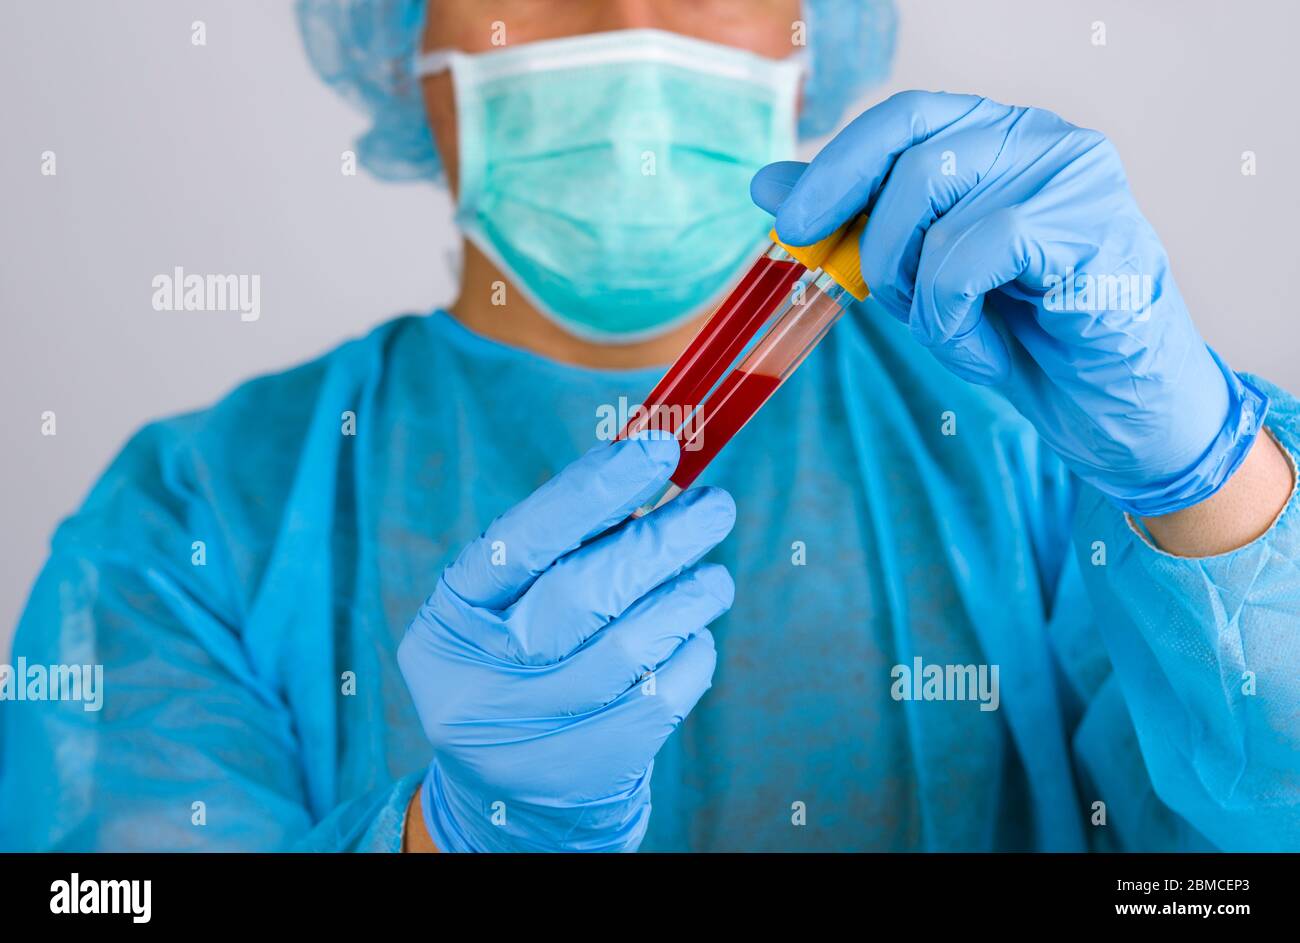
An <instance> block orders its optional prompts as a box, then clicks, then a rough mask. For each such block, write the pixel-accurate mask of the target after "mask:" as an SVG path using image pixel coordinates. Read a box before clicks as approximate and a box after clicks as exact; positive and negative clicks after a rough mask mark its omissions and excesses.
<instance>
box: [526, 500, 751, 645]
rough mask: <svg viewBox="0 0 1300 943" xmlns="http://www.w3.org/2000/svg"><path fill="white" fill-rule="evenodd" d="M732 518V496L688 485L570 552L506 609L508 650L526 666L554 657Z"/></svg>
mask: <svg viewBox="0 0 1300 943" xmlns="http://www.w3.org/2000/svg"><path fill="white" fill-rule="evenodd" d="M735 522H736V505H735V502H734V501H732V499H731V495H729V494H727V493H726V492H725V491H722V490H721V489H718V488H692V489H690V490H688V491H686V492H685V493H684V494H682V495H681V496H680V497H678V498H677V499H676V500H675V501H672V502H671V503H669V504H667V505H665V506H664V507H662V508H660V509H659V510H657V511H655V512H654V513H653V514H648V515H646V516H645V517H643V518H640V519H639V520H635V521H629V522H628V523H627V524H625V525H624V526H622V527H620V528H618V529H617V530H614V531H611V532H610V533H608V534H605V535H604V536H602V537H601V538H599V539H598V540H594V541H592V542H591V543H588V544H586V545H585V546H583V547H580V548H578V549H577V550H575V551H574V552H572V553H570V554H567V555H566V556H564V557H563V558H561V559H560V560H559V561H558V562H556V564H555V565H554V566H552V567H551V568H550V569H548V570H547V571H546V572H545V573H543V574H542V575H541V576H540V577H538V579H537V580H536V581H535V582H534V583H533V585H532V586H531V587H529V589H528V591H527V592H526V593H524V595H523V596H522V597H520V599H519V601H518V602H516V603H515V604H514V605H513V606H512V607H511V608H510V611H509V612H508V613H506V615H505V619H504V627H505V629H506V637H505V640H504V644H505V645H506V648H507V657H509V658H510V659H512V660H514V661H517V662H519V663H520V664H525V665H544V664H550V663H552V662H556V661H559V660H560V659H561V658H564V657H565V656H566V655H568V654H569V653H570V652H572V651H574V650H575V649H576V648H578V646H580V645H582V644H583V643H584V642H585V641H586V640H587V639H589V638H590V637H591V636H593V635H595V634H596V632H598V631H599V630H600V629H602V628H604V627H605V625H607V624H608V623H609V622H610V621H611V620H613V619H615V618H617V617H618V616H619V615H621V614H622V613H623V612H624V611H626V610H627V609H628V608H629V607H630V606H631V605H632V604H633V603H635V602H636V601H637V600H638V599H640V598H641V597H642V596H644V595H645V594H646V593H648V592H650V591H651V590H652V589H654V588H655V587H656V586H658V585H659V584H661V583H663V582H665V581H666V580H670V579H672V578H673V577H675V576H676V575H677V574H679V573H680V572H682V570H684V569H686V568H687V567H689V566H693V565H694V564H695V563H696V562H697V561H698V560H699V559H700V558H701V557H703V556H704V555H705V554H706V553H708V552H709V551H710V550H712V549H713V548H714V547H715V546H717V544H718V543H720V542H721V541H722V539H723V538H724V537H726V536H727V534H728V533H730V532H731V528H732V526H733V525H734V524H735Z"/></svg>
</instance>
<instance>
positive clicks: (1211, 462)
mask: <svg viewBox="0 0 1300 943" xmlns="http://www.w3.org/2000/svg"><path fill="white" fill-rule="evenodd" d="M1206 349H1207V350H1208V351H1209V352H1210V356H1211V357H1213V358H1214V363H1215V365H1217V366H1218V368H1219V370H1220V372H1221V373H1222V374H1223V378H1224V379H1225V380H1226V381H1227V384H1228V415H1227V418H1226V419H1225V420H1224V423H1223V425H1222V426H1221V427H1220V429H1219V434H1218V435H1217V436H1215V437H1214V440H1213V441H1212V442H1211V443H1210V445H1209V448H1207V449H1206V450H1205V451H1204V452H1203V453H1202V454H1201V457H1200V458H1199V459H1198V460H1197V461H1196V462H1195V463H1194V464H1193V465H1192V466H1191V468H1189V469H1188V470H1187V471H1186V472H1184V473H1183V474H1181V475H1179V476H1178V477H1176V478H1173V479H1171V480H1169V481H1166V482H1162V483H1161V484H1160V485H1159V486H1158V487H1157V488H1155V489H1152V490H1151V491H1149V492H1148V493H1146V494H1144V495H1142V496H1141V497H1126V498H1119V497H1116V496H1113V495H1112V496H1111V500H1112V501H1113V502H1114V503H1115V505H1116V506H1118V507H1119V509H1120V510H1121V511H1125V512H1127V513H1129V514H1132V515H1134V516H1136V517H1159V516H1160V515H1162V514H1172V513H1173V512H1175V511H1181V510H1183V509H1184V508H1189V507H1191V506H1192V505H1194V504H1200V503H1201V502H1202V501H1204V500H1206V499H1207V498H1209V497H1211V496H1213V495H1214V494H1215V493H1216V492H1218V490H1219V489H1220V488H1222V487H1223V486H1224V484H1226V483H1227V481H1228V479H1229V478H1231V477H1232V475H1233V473H1234V472H1236V470H1237V469H1238V468H1239V467H1240V466H1241V463H1242V462H1243V461H1245V458H1246V456H1247V455H1248V454H1249V453H1250V449H1251V446H1253V445H1254V444H1255V437H1256V436H1258V435H1259V431H1260V430H1261V429H1263V428H1264V417H1265V416H1267V415H1268V406H1269V400H1268V395H1267V394H1266V393H1264V392H1263V391H1262V390H1261V389H1259V387H1257V386H1255V384H1254V383H1252V382H1251V381H1250V380H1248V379H1247V378H1246V377H1244V376H1242V375H1241V374H1239V373H1235V372H1234V371H1233V370H1232V369H1231V368H1230V367H1229V366H1228V365H1227V364H1226V363H1224V362H1223V358H1222V357H1220V356H1219V355H1218V353H1217V352H1216V351H1215V350H1214V348H1212V347H1209V346H1208V345H1207V346H1206Z"/></svg>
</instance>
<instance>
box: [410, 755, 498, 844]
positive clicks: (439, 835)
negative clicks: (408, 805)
mask: <svg viewBox="0 0 1300 943" xmlns="http://www.w3.org/2000/svg"><path fill="white" fill-rule="evenodd" d="M444 785H445V782H444V780H443V776H442V772H441V771H440V770H439V769H438V763H437V761H436V760H435V761H434V762H432V763H430V764H429V770H428V772H426V773H425V774H424V784H423V785H422V786H420V806H421V811H422V812H423V814H424V827H425V828H426V829H428V831H429V837H430V838H432V839H433V843H434V844H435V845H437V846H438V850H439V851H445V852H475V851H482V850H483V849H481V848H477V847H475V846H474V845H473V844H472V843H471V842H470V840H469V838H468V837H467V836H466V835H465V833H464V832H462V831H461V830H460V828H459V827H458V826H457V825H456V820H455V818H453V817H452V815H451V809H450V807H449V805H448V803H447V792H446V789H445V788H444Z"/></svg>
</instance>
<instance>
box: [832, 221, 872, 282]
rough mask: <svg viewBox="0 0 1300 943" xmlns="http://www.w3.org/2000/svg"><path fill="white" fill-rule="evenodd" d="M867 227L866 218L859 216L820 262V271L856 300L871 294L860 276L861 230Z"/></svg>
mask: <svg viewBox="0 0 1300 943" xmlns="http://www.w3.org/2000/svg"><path fill="white" fill-rule="evenodd" d="M866 228H867V218H866V217H865V216H859V217H858V218H857V219H855V220H854V221H853V223H852V225H850V226H849V228H848V232H846V233H845V234H844V237H843V238H842V239H840V241H839V244H838V245H836V246H835V248H834V249H832V250H831V254H830V257H829V258H828V259H827V260H826V261H825V262H823V263H822V271H823V272H825V273H826V274H827V275H829V276H830V277H831V278H833V279H835V281H836V282H837V283H838V284H839V285H841V286H842V287H843V288H844V290H845V291H847V292H848V293H849V294H850V295H852V296H853V297H854V298H856V299H858V301H864V300H866V297H867V295H869V294H871V289H870V288H868V287H867V283H866V280H865V279H864V278H863V277H862V255H861V251H862V249H861V247H862V232H863V230H865V229H866Z"/></svg>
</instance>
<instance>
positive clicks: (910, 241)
mask: <svg viewBox="0 0 1300 943" xmlns="http://www.w3.org/2000/svg"><path fill="white" fill-rule="evenodd" d="M751 189H752V194H753V197H754V201H755V202H756V203H758V205H759V206H762V207H763V208H764V209H766V210H768V211H769V212H773V213H775V214H776V229H777V233H778V235H779V236H780V237H781V239H782V240H784V241H786V242H788V243H791V244H794V245H807V244H809V243H812V242H815V241H816V240H818V239H822V238H824V237H826V236H828V235H829V234H830V233H831V232H833V231H834V230H835V229H836V228H837V227H838V226H840V225H841V224H842V223H844V222H846V221H848V220H849V219H851V218H853V217H854V216H856V215H857V214H859V213H862V212H863V211H866V212H868V213H869V214H870V218H869V221H868V223H867V226H866V230H865V232H864V234H863V237H862V244H861V258H862V274H863V276H864V277H865V279H866V281H867V284H868V285H869V286H870V288H871V291H872V293H873V295H874V296H875V298H876V300H877V301H878V302H879V303H880V304H881V305H883V306H884V307H885V309H886V310H888V311H889V312H890V313H891V314H893V315H894V316H895V317H897V318H899V319H900V320H902V321H904V322H906V323H907V324H908V325H909V326H910V327H911V331H912V334H913V336H914V337H915V338H916V339H917V340H918V341H920V342H921V343H922V344H924V345H925V346H926V347H928V348H929V349H930V350H931V351H932V352H933V353H934V355H935V356H936V357H937V358H938V359H939V360H940V361H942V362H943V363H944V364H945V365H946V366H947V367H948V368H949V369H950V370H952V371H953V372H954V373H956V374H957V375H958V376H961V377H963V378H965V379H967V380H970V381H972V382H975V383H982V384H988V385H992V386H996V387H997V388H999V389H1000V390H1002V392H1003V393H1004V394H1005V395H1006V396H1007V398H1008V399H1009V400H1010V401H1011V402H1012V403H1013V404H1014V405H1015V406H1016V408H1017V409H1019V410H1020V412H1021V413H1022V414H1024V416H1025V417H1026V418H1027V419H1029V420H1030V422H1032V423H1033V424H1034V426H1035V427H1036V428H1037V429H1038V431H1039V433H1040V434H1041V435H1042V436H1043V438H1044V440H1045V441H1046V442H1047V443H1048V444H1049V445H1051V446H1052V448H1054V449H1055V450H1056V452H1057V453H1058V454H1059V455H1060V456H1061V457H1062V459H1064V460H1065V462H1066V463H1067V464H1068V465H1069V466H1070V468H1071V469H1072V470H1073V471H1074V472H1075V473H1076V474H1078V475H1079V477H1081V478H1082V479H1084V480H1085V481H1087V482H1089V483H1091V484H1093V485H1094V486H1096V487H1097V488H1098V489H1099V490H1100V491H1102V492H1103V493H1105V494H1106V495H1108V496H1109V497H1110V498H1111V499H1112V500H1113V501H1114V502H1115V503H1116V504H1118V505H1119V506H1120V507H1121V508H1122V509H1124V510H1126V511H1130V512H1133V513H1136V514H1139V515H1143V516H1154V515H1158V514H1167V513H1170V512H1172V511H1176V510H1179V509H1181V508H1184V507H1189V506H1191V505H1193V504H1196V503H1199V502H1200V501H1203V500H1205V499H1206V498H1208V497H1209V496H1210V495H1212V494H1214V492H1215V491H1217V490H1218V489H1219V488H1220V487H1221V486H1222V485H1223V483H1224V482H1225V481H1227V480H1228V478H1229V477H1230V476H1231V474H1232V473H1233V472H1234V471H1235V470H1236V468H1237V466H1238V465H1239V464H1240V463H1241V461H1242V459H1244V458H1245V456H1246V454H1247V452H1249V450H1250V447H1251V444H1252V443H1253V442H1254V438H1255V435H1256V433H1257V432H1258V430H1259V428H1260V425H1261V423H1262V422H1263V419H1264V414H1265V412H1266V410H1267V408H1268V399H1267V397H1266V396H1265V395H1264V394H1263V393H1261V392H1260V391H1259V390H1258V389H1257V388H1256V387H1255V386H1253V385H1252V384H1251V383H1249V382H1247V381H1246V380H1243V379H1242V378H1241V377H1240V376H1238V375H1237V374H1235V373H1233V372H1232V371H1231V370H1229V369H1228V367H1227V366H1226V365H1225V364H1224V363H1223V361H1222V360H1221V359H1220V358H1219V357H1218V356H1217V355H1216V354H1215V353H1214V351H1212V350H1211V349H1210V348H1209V347H1207V346H1206V344H1205V342H1204V341H1203V340H1202V339H1201V337H1200V335H1199V334H1198V333H1197V331H1196V328H1195V327H1194V326H1193V325H1192V321H1191V318H1190V317H1189V316H1188V313H1187V309H1186V306H1185V305H1184V303H1183V299H1182V296H1181V295H1180V294H1179V292H1178V286H1177V285H1176V284H1175V283H1174V278H1173V274H1172V273H1171V272H1170V270H1169V260H1168V258H1167V257H1166V255H1165V251H1164V248H1163V247H1162V246H1161V244H1160V241H1159V239H1158V238H1157V237H1156V234H1155V232H1154V231H1153V230H1152V228H1151V225H1150V224H1149V223H1148V222H1147V221H1146V219H1144V218H1143V216H1142V214H1141V212H1139V210H1138V208H1137V205H1136V203H1135V202H1134V200H1133V196H1132V194H1131V193H1130V192H1129V189H1128V184H1127V182H1126V180H1125V177H1124V171H1123V168H1122V167H1121V165H1120V161H1119V157H1118V155H1117V154H1116V152H1115V149H1114V147H1113V146H1112V145H1111V144H1110V142H1108V141H1107V140H1106V139H1105V138H1104V137H1103V136H1102V135H1101V134H1099V133H1098V132H1096V131H1090V130H1087V129H1083V128H1077V127H1075V126H1073V125H1071V124H1069V123H1067V122H1065V121H1063V120H1061V119H1060V118H1058V117H1057V116H1056V115H1053V114H1051V113H1049V112H1046V111H1041V110H1039V109H1036V108H1016V107H1010V106H1007V105H1001V104H998V103H997V102H993V101H989V100H988V99H986V98H978V97H975V96H971V95H948V94H943V93H930V92H904V93H902V94H899V95H895V96H893V97H892V98H890V99H888V100H887V101H885V102H883V103H882V104H880V105H878V106H876V107H874V108H871V109H870V110H868V111H866V112H864V113H863V114H862V115H860V116H859V117H858V118H857V119H856V120H855V121H854V122H853V123H852V124H850V125H849V126H848V127H847V128H845V129H844V131H842V132H841V133H840V134H839V135H837V136H836V137H835V138H834V139H833V140H832V141H831V142H830V143H829V144H827V145H826V147H825V148H824V149H823V150H822V151H821V153H819V154H818V155H817V156H816V158H815V159H814V160H813V162H812V163H811V164H808V165H805V164H800V163H795V162H782V163H778V164H771V165H769V166H767V167H765V168H763V169H762V170H761V171H759V173H758V174H757V175H756V176H755V178H754V181H753V184H752V188H751Z"/></svg>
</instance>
